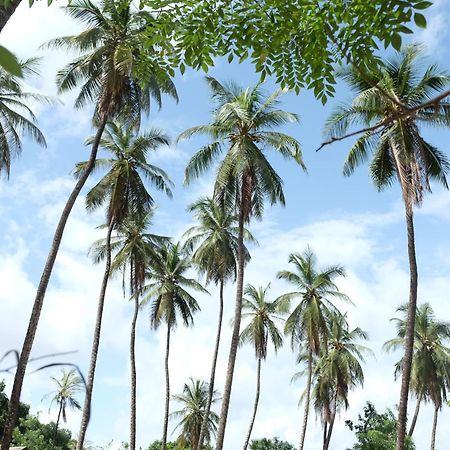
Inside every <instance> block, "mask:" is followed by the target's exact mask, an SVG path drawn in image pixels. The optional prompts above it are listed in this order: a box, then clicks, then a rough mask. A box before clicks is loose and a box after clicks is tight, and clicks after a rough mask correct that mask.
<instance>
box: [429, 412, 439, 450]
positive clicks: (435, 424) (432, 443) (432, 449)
mask: <svg viewBox="0 0 450 450" xmlns="http://www.w3.org/2000/svg"><path fill="white" fill-rule="evenodd" d="M438 414H439V408H438V407H437V406H435V408H434V417H433V429H432V430H431V447H430V450H434V446H435V443H436V429H437V420H438Z"/></svg>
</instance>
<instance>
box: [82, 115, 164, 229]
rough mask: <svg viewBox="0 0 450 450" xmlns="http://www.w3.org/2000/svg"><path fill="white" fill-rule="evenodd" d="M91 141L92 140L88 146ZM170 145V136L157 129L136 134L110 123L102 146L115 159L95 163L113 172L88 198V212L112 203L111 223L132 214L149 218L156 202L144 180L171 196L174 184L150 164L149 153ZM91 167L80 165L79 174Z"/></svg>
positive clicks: (108, 215)
mask: <svg viewBox="0 0 450 450" xmlns="http://www.w3.org/2000/svg"><path fill="white" fill-rule="evenodd" d="M91 140H92V138H89V139H88V140H87V143H88V144H89V143H91ZM168 143H169V139H168V137H167V136H166V135H164V134H163V133H161V131H159V130H157V129H151V130H149V131H147V132H145V133H141V134H136V133H135V132H134V131H133V128H132V126H131V125H129V124H127V125H122V124H119V123H113V122H110V123H108V124H107V127H106V129H105V132H104V137H103V138H102V139H101V141H100V147H101V148H102V149H104V150H106V151H107V152H108V153H110V154H111V156H112V157H111V158H107V159H106V158H105V159H97V160H96V162H95V168H97V169H99V168H108V169H109V170H108V172H107V173H106V174H105V175H104V176H103V178H102V179H101V180H100V181H99V182H98V183H97V184H96V185H95V186H94V187H93V188H92V189H91V190H90V191H89V192H88V194H87V195H86V206H87V208H88V210H93V209H96V208H98V207H99V206H101V205H102V204H104V203H105V202H108V209H107V222H108V224H118V223H120V222H121V221H123V220H124V219H125V218H126V217H127V216H129V215H130V216H133V215H137V216H144V215H146V214H147V213H148V210H149V209H150V208H151V207H152V206H153V205H154V199H153V197H152V196H151V194H150V193H149V192H148V191H147V189H146V187H145V183H144V180H143V178H144V179H146V180H147V181H150V183H151V184H152V185H153V186H154V187H156V188H157V189H158V190H161V191H163V192H165V193H166V194H167V195H168V196H169V197H171V196H172V192H171V190H170V186H171V184H172V183H171V181H170V180H169V177H168V175H167V174H166V173H165V172H164V171H163V170H162V169H160V168H159V167H156V166H154V165H152V164H149V163H148V161H147V157H148V153H149V151H154V150H156V149H157V148H158V147H160V146H162V145H168ZM87 164H88V163H87V162H82V163H79V164H77V166H76V169H75V175H77V176H79V175H80V174H82V173H83V171H84V170H85V167H86V165H87Z"/></svg>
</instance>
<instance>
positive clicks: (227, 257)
mask: <svg viewBox="0 0 450 450" xmlns="http://www.w3.org/2000/svg"><path fill="white" fill-rule="evenodd" d="M188 211H189V212H191V213H193V214H194V217H195V218H196V219H197V221H198V223H199V224H198V225H196V226H193V227H191V228H190V229H189V230H187V231H186V232H185V233H184V235H183V237H184V239H185V240H186V246H187V247H189V248H192V249H195V251H194V253H193V256H192V258H193V261H194V263H195V264H196V266H197V267H198V269H199V271H200V273H202V274H204V275H205V278H206V283H209V282H213V283H215V284H219V320H218V324H217V334H216V342H215V346H214V353H213V360H212V365H211V375H210V379H209V384H208V389H209V393H208V402H207V404H206V414H205V417H204V420H203V426H202V429H201V431H200V437H199V440H198V444H197V448H194V450H201V448H202V445H203V438H204V435H205V431H206V426H207V423H208V422H207V418H208V413H209V410H210V408H211V402H212V398H213V393H214V381H215V373H216V364H217V355H218V353H219V345H220V336H221V331H222V317H223V303H224V299H223V290H224V285H225V283H226V281H227V280H235V279H236V268H237V255H238V227H237V221H238V220H237V217H236V215H235V214H233V213H232V212H231V211H227V210H226V208H224V207H223V206H221V205H219V204H218V203H217V202H215V201H214V199H213V198H209V197H203V198H200V199H199V200H198V201H196V202H195V203H193V204H192V205H190V206H189V207H188ZM244 239H245V240H247V241H249V242H253V243H255V242H256V241H255V239H254V238H253V236H252V235H251V233H250V232H249V231H248V230H244ZM245 254H246V256H245V258H246V261H248V260H249V259H250V254H249V253H248V250H247V249H245Z"/></svg>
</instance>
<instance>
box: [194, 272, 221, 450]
mask: <svg viewBox="0 0 450 450" xmlns="http://www.w3.org/2000/svg"><path fill="white" fill-rule="evenodd" d="M223 287H224V281H223V280H221V281H220V291H219V320H218V323H217V334H216V345H215V347H214V355H213V360H212V366H211V376H210V377H209V385H208V401H207V403H206V409H205V416H204V417H203V421H202V427H201V429H200V437H199V439H198V445H197V447H196V448H195V450H202V447H203V441H204V439H205V433H206V428H207V425H208V418H209V413H210V411H211V404H212V399H213V396H214V382H215V379H216V365H217V355H218V354H219V346H220V335H221V333H222V318H223Z"/></svg>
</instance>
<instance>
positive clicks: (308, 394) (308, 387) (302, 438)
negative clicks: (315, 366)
mask: <svg viewBox="0 0 450 450" xmlns="http://www.w3.org/2000/svg"><path fill="white" fill-rule="evenodd" d="M311 381H312V350H311V349H310V350H309V356H308V381H307V383H306V399H305V412H304V414H303V425H302V431H301V434H300V443H299V445H298V448H299V450H303V446H304V445H305V436H306V427H307V425H308V416H309V402H310V399H311Z"/></svg>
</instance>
